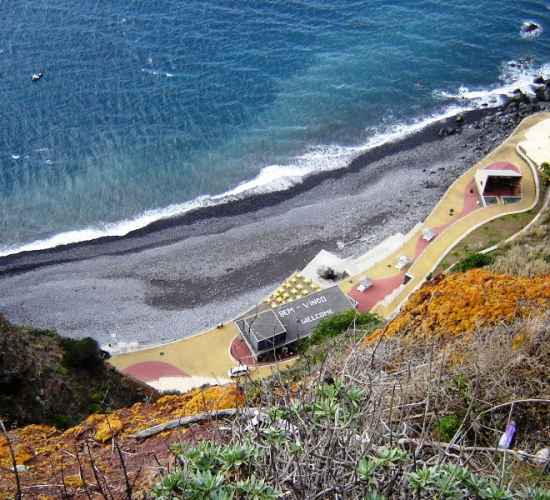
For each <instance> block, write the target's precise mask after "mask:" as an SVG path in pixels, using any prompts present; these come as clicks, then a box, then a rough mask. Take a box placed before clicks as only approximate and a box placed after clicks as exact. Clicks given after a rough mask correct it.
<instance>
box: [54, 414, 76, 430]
mask: <svg viewBox="0 0 550 500" xmlns="http://www.w3.org/2000/svg"><path fill="white" fill-rule="evenodd" d="M52 423H53V425H54V426H55V427H57V428H58V429H67V428H68V427H70V426H71V423H72V420H71V418H70V417H68V416H67V415H55V416H54V417H53V422H52Z"/></svg>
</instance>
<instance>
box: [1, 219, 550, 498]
mask: <svg viewBox="0 0 550 500" xmlns="http://www.w3.org/2000/svg"><path fill="white" fill-rule="evenodd" d="M549 223H550V217H549V212H548V209H545V211H543V212H542V214H541V216H540V217H539V220H538V222H537V223H536V224H534V225H533V226H532V227H531V228H530V229H529V230H528V231H527V232H526V233H525V234H524V235H523V236H522V237H520V238H518V239H516V240H515V241H514V242H513V243H510V244H507V245H505V246H504V247H503V248H501V249H499V250H498V252H497V253H498V255H497V257H496V259H492V263H491V264H490V265H489V266H488V267H485V268H483V269H470V270H468V271H466V272H456V273H451V274H448V275H446V276H443V277H440V278H438V279H436V280H435V281H432V282H428V283H427V284H426V285H424V286H423V287H422V288H421V289H420V290H419V291H418V292H416V294H414V295H413V296H412V297H411V299H410V300H409V302H408V304H407V305H406V306H405V307H404V309H403V310H402V312H401V313H400V314H399V315H397V317H396V318H395V319H394V320H393V321H391V322H389V323H387V324H386V325H384V326H382V328H381V329H378V330H376V329H375V328H376V323H375V322H374V323H370V324H369V326H368V327H366V329H365V327H362V328H355V327H354V326H353V325H352V324H350V325H349V328H347V329H345V330H346V331H344V332H341V331H340V329H339V331H338V332H336V331H335V332H333V335H327V336H326V337H325V338H324V339H323V340H322V341H321V342H320V343H318V344H313V345H311V346H310V347H309V348H308V350H307V351H306V352H304V353H303V355H302V358H301V360H300V361H299V362H298V363H296V364H295V365H294V367H292V368H290V369H288V370H286V371H285V372H280V373H277V374H275V375H274V376H273V377H271V378H267V379H264V380H261V381H251V380H242V381H241V383H240V384H239V385H238V386H235V385H229V386H225V387H204V388H201V389H196V390H194V391H191V392H189V393H187V394H183V395H173V396H164V397H162V398H160V399H159V400H158V401H156V402H155V403H138V404H135V405H133V406H131V407H128V408H125V409H121V410H118V411H114V412H112V413H108V412H107V413H105V412H102V413H99V414H93V415H90V416H89V417H88V418H87V419H85V420H83V421H82V422H81V423H80V424H79V425H78V426H76V427H72V428H70V429H68V430H66V431H64V432H62V431H59V430H56V429H55V428H53V427H48V426H36V425H31V426H27V427H23V428H19V429H14V430H12V431H10V432H9V433H8V434H6V435H5V436H4V438H3V440H2V444H1V447H0V459H1V460H2V464H3V467H4V468H3V469H2V471H1V472H0V475H1V481H0V484H2V490H1V491H2V493H3V494H8V493H10V494H12V493H13V492H14V491H15V489H16V482H15V479H14V474H13V473H12V472H10V470H9V469H10V463H11V458H10V452H9V447H10V445H11V447H12V449H13V450H14V459H15V461H16V463H17V468H18V470H19V471H20V473H19V480H20V482H21V484H22V486H21V488H22V489H23V491H30V492H36V495H38V493H40V494H42V495H46V496H42V497H41V498H52V497H51V496H47V495H51V494H52V493H53V494H56V492H57V491H58V490H59V488H64V489H65V490H66V491H67V492H69V493H68V494H70V495H74V497H75V498H85V497H86V495H88V494H91V493H96V494H99V495H100V496H101V494H104V495H107V493H105V492H106V491H107V488H109V489H110V491H111V493H109V494H111V495H112V497H109V496H104V497H103V498H151V499H160V498H193V499H203V498H213V497H212V495H218V497H216V498H244V499H246V498H266V499H267V498H273V499H275V498H281V497H290V498H312V497H315V495H317V497H318V498H321V497H322V498H336V497H338V498H358V497H365V498H373V499H374V498H388V499H389V498H412V497H415V498H434V497H441V498H540V499H543V498H548V494H549V493H548V491H549V488H550V480H549V476H548V474H547V473H546V472H545V471H547V468H548V464H549V463H550V462H549V460H550V455H549V451H550V450H549V447H548V443H549V441H550V411H549V402H550V385H549V380H548V377H547V374H548V373H549V372H550V364H549V363H550V351H549V346H550V338H549V333H550V319H549V311H550V274H548V269H547V268H546V267H545V266H544V265H542V264H541V263H539V264H538V265H537V266H535V268H534V266H533V265H532V262H533V260H532V259H531V260H530V259H524V260H523V261H519V260H518V258H517V255H518V252H521V253H522V255H529V252H530V251H533V249H536V248H539V249H542V250H541V252H542V253H541V252H536V257H533V259H535V260H536V259H538V260H540V261H541V262H546V261H547V260H548V255H547V252H548V251H547V248H548V247H547V239H548V234H549V232H548V229H549ZM469 262H470V263H471V262H472V259H470V261H469ZM480 262H481V261H480ZM534 269H535V270H534ZM504 270H506V271H507V274H503V271H504ZM4 325H5V326H4V329H6V328H7V329H8V330H9V329H11V330H14V327H11V326H9V325H6V324H5V323H4ZM28 334H29V333H27V335H28ZM34 335H37V334H36V333H35V334H34ZM42 336H43V334H38V337H37V338H39V339H40V338H42ZM46 338H50V337H49V336H48V335H46ZM31 406H32V405H31ZM251 408H252V410H251ZM251 412H252V413H251ZM251 416H254V417H253V418H251ZM191 423H193V424H192V425H190V424H191ZM505 431H506V432H505ZM507 433H508V434H507ZM506 436H508V437H506ZM508 438H510V440H511V441H510V443H509V444H508V445H506V446H504V445H502V443H501V444H500V445H499V447H497V444H498V443H499V442H502V440H503V439H508ZM114 449H118V450H119V451H118V453H116V454H113V450H114ZM64 450H73V451H72V452H71V453H73V452H76V453H73V455H72V456H73V458H67V455H66V454H65V451H64ZM46 464H51V465H49V466H46ZM171 464H173V465H171ZM174 467H175V468H174ZM94 470H95V471H96V472H95V474H94ZM52 474H53V476H54V477H55V478H56V479H55V480H52V479H51V475H52ZM55 484H57V486H55ZM37 485H42V486H37ZM56 488H57V489H56ZM101 492H103V493H101ZM220 495H221V496H220ZM223 495H226V496H223ZM227 495H229V496H227ZM231 495H233V496H231ZM319 495H321V497H319ZM29 498H38V496H29Z"/></svg>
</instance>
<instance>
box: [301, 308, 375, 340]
mask: <svg viewBox="0 0 550 500" xmlns="http://www.w3.org/2000/svg"><path fill="white" fill-rule="evenodd" d="M380 322H381V321H380V318H379V317H378V316H377V315H376V314H372V313H360V312H357V311H356V310H355V309H350V310H349V311H344V312H342V313H338V314H333V315H332V316H330V317H328V318H326V319H324V320H322V321H321V322H320V323H319V324H318V325H317V326H316V327H315V329H314V330H313V333H312V334H311V336H310V337H309V338H308V339H307V340H306V341H305V342H304V346H303V347H309V346H310V345H314V344H320V343H322V342H323V341H324V340H326V339H329V338H332V337H336V336H337V335H340V334H341V333H343V332H345V331H346V330H348V328H351V327H352V326H354V325H355V326H356V327H357V328H359V329H367V328H373V327H375V326H378V325H379V324H380ZM303 347H302V348H303Z"/></svg>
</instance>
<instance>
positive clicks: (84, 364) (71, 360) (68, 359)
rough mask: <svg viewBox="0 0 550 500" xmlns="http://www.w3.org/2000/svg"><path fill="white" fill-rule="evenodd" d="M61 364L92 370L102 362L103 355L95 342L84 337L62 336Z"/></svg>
mask: <svg viewBox="0 0 550 500" xmlns="http://www.w3.org/2000/svg"><path fill="white" fill-rule="evenodd" d="M61 345H62V347H63V351H64V352H63V364H64V365H65V366H66V367H68V368H84V369H88V370H93V369H95V368H98V367H99V366H101V365H102V364H103V355H102V354H101V350H100V349H99V345H98V344H97V342H96V341H95V340H94V339H92V338H90V337H86V338H83V339H80V340H76V339H68V338H63V339H62V340H61Z"/></svg>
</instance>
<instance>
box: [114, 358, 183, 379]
mask: <svg viewBox="0 0 550 500" xmlns="http://www.w3.org/2000/svg"><path fill="white" fill-rule="evenodd" d="M122 372H123V373H125V374H126V375H131V376H132V377H134V378H137V379H138V380H141V381H142V382H150V381H152V380H158V379H159V378H160V377H188V375H187V374H186V373H185V372H184V371H182V370H180V369H179V368H177V367H176V366H174V365H171V364H170V363H164V362H163V361H144V362H142V363H136V364H134V365H130V366H128V367H127V368H125V369H124V370H122Z"/></svg>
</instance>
